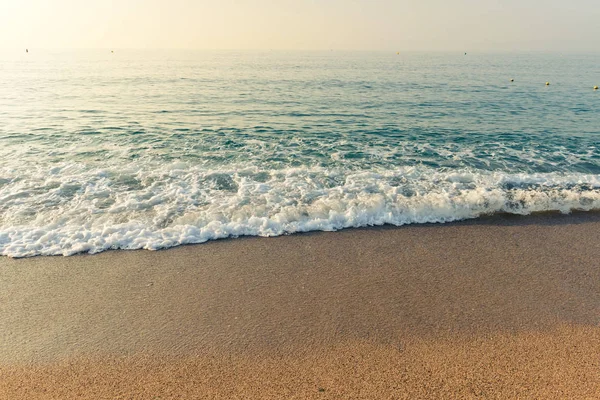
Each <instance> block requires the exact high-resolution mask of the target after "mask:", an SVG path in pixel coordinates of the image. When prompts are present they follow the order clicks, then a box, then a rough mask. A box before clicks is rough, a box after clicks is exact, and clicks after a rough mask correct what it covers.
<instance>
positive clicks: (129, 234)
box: [0, 162, 600, 257]
mask: <svg viewBox="0 0 600 400" xmlns="http://www.w3.org/2000/svg"><path fill="white" fill-rule="evenodd" d="M1 172H2V177H3V178H5V179H6V180H7V182H8V183H6V184H4V185H3V186H0V254H2V255H6V256H11V257H26V256H35V255H61V254H62V255H71V254H75V253H80V252H89V253H97V252H101V251H103V250H107V249H141V248H143V249H150V250H156V249H161V248H167V247H172V246H177V245H180V244H186V243H201V242H205V241H207V240H212V239H219V238H225V237H235V236H241V235H255V236H276V235H282V234H286V233H294V232H306V231H314V230H323V231H333V230H338V229H342V228H349V227H362V226H370V225H382V224H393V225H404V224H411V223H426V222H438V223H443V222H449V221H456V220H462V219H467V218H476V217H478V216H481V215H484V214H491V213H497V212H506V213H513V214H529V213H532V212H540V211H560V212H563V213H568V212H571V211H573V210H596V209H600V178H599V176H598V175H585V174H559V173H554V174H504V173H499V172H498V173H486V172H473V171H469V170H462V171H449V172H442V171H439V170H435V169H431V168H426V167H405V168H398V169H396V170H389V169H381V170H369V171H348V170H342V169H338V170H329V169H325V168H317V167H316V168H290V169H282V170H271V171H268V170H261V169H259V168H257V167H253V168H241V167H239V168H238V167H231V168H230V169H205V168H202V167H199V166H190V165H188V164H185V163H181V162H179V163H174V164H172V165H167V166H157V165H136V164H133V163H132V164H131V165H128V166H120V167H115V168H114V169H112V170H111V169H106V168H104V169H93V168H89V167H86V166H83V165H77V164H64V165H59V166H55V167H53V169H52V171H51V174H50V175H49V174H48V173H47V170H46V171H45V170H44V169H43V168H41V167H40V169H39V170H38V171H33V172H31V171H29V173H28V174H25V173H24V172H23V170H18V169H14V167H13V170H8V169H4V170H2V171H1Z"/></svg>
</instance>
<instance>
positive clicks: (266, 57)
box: [0, 50, 600, 257]
mask: <svg viewBox="0 0 600 400" xmlns="http://www.w3.org/2000/svg"><path fill="white" fill-rule="evenodd" d="M511 78H514V82H510V79H511ZM546 81H549V82H550V86H546V85H545V82H546ZM599 83H600V54H596V55H593V54H590V55H585V54H583V55H575V54H570V55H560V54H533V55H532V54H493V55H492V54H487V55H486V54H471V53H470V54H468V55H467V56H465V55H463V54H450V53H448V54H441V53H440V54H419V53H412V54H401V55H396V54H395V53H391V54H388V53H344V52H335V51H334V52H316V53H299V52H295V53H285V52H186V51H160V52H154V51H127V50H119V51H116V52H115V53H114V54H112V53H110V51H73V52H50V51H36V50H32V51H31V52H30V53H29V54H25V53H24V52H23V53H22V54H21V53H18V54H17V53H12V54H11V53H8V54H7V53H4V54H2V55H1V56H0V159H1V160H2V161H1V164H0V254H3V255H9V256H17V257H19V256H32V255H41V254H65V255H69V254H74V253H77V252H82V251H88V252H99V251H102V250H106V249H110V248H123V249H134V248H147V249H158V248H165V247H171V246H175V245H178V244H183V243H198V242H203V241H206V240H210V239H216V238H223V237H229V236H239V235H263V236H271V235H279V234H284V233H291V232H298V231H310V230H335V229H341V228H345V227H356V226H367V225H378V224H384V223H389V224H395V225H401V224H409V223H422V222H446V221H453V220H459V219H465V218H475V217H478V216H480V215H483V214H490V213H496V212H509V213H516V214H528V213H531V212H538V211H552V210H558V211H561V212H570V211H572V210H597V209H600V149H599V144H600V91H594V90H593V89H592V87H593V86H594V85H597V84H599Z"/></svg>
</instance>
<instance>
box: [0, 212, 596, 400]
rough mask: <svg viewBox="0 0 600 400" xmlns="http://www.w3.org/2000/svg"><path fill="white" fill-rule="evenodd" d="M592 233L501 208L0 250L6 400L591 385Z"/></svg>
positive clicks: (585, 388) (558, 389)
mask: <svg viewBox="0 0 600 400" xmlns="http://www.w3.org/2000/svg"><path fill="white" fill-rule="evenodd" d="M599 231H600V213H589V212H582V213H574V214H572V215H562V214H543V215H534V216H525V217H523V216H512V215H511V216H491V217H484V218H479V219H475V220H466V221H461V222H453V223H446V224H423V225H405V226H401V227H393V226H381V227H370V228H354V229H345V230H341V231H338V232H308V233H300V234H293V235H289V236H278V237H272V238H262V237H242V238H237V239H226V240H217V241H210V242H206V243H202V244H197V245H184V246H177V247H174V248H171V249H166V250H160V251H146V250H127V251H125V250H115V251H106V252H102V253H98V254H94V255H89V254H81V255H74V256H70V257H56V256H43V257H32V258H21V259H11V258H8V257H2V258H0V312H1V315H3V317H2V319H1V321H2V324H0V338H1V339H2V340H0V360H2V361H0V375H1V376H3V379H0V397H2V396H3V395H6V396H9V398H52V396H54V397H60V398H85V397H90V396H91V397H96V398H111V397H115V394H118V393H121V394H122V393H125V395H130V396H133V395H134V394H135V393H137V394H140V396H141V397H140V398H153V397H152V396H154V395H162V396H163V397H164V398H171V397H178V396H179V397H181V396H186V395H187V396H192V395H200V394H203V396H204V397H213V398H231V397H247V398H270V397H272V398H277V397H281V396H284V397H293V396H297V397H299V398H312V397H314V398H323V396H325V397H326V398H327V397H329V396H332V397H333V398H335V397H336V396H341V397H347V396H350V395H353V396H355V397H357V398H373V396H375V397H390V396H393V395H398V396H401V397H402V396H405V395H406V396H409V395H410V396H409V397H411V396H413V395H414V396H416V397H419V396H420V395H422V396H431V395H437V396H444V394H445V395H446V396H448V395H451V394H455V395H458V394H460V395H464V396H467V397H477V396H479V395H481V396H488V397H489V396H491V397H494V396H498V397H506V396H513V397H514V396H543V397H546V398H559V397H561V396H565V395H569V396H571V397H572V398H578V397H584V396H586V395H587V396H589V395H591V394H592V393H594V392H592V391H591V390H593V389H594V387H598V386H600V377H598V375H597V368H598V361H597V358H598V357H597V356H598V354H600V267H599V265H598V260H599V259H600V241H598V239H597V233H598V232H599ZM511 371H512V372H511ZM207 376H208V377H211V379H206V378H205V377H207ZM203 377H204V378H203ZM494 377H495V378H494ZM553 377H554V378H553ZM400 378H401V379H400ZM494 379H496V381H494ZM553 379H554V381H553ZM111 382H112V383H114V382H118V385H116V386H115V385H113V384H111ZM152 382H154V383H152ZM190 382H195V386H194V385H192V384H191V383H190ZM144 384H145V385H146V386H144ZM594 385H596V386H594ZM148 388H151V389H152V388H153V389H152V390H150V389H148ZM419 388H420V389H419ZM42 389H44V390H42ZM318 389H325V391H323V392H321V391H320V390H318ZM148 390H150V391H148ZM77 393H79V394H80V395H78V394H77ZM478 393H482V394H478ZM370 395H371V396H370ZM65 396H66V397H65ZM169 396H171V397H169Z"/></svg>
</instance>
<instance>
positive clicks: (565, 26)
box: [0, 0, 600, 51]
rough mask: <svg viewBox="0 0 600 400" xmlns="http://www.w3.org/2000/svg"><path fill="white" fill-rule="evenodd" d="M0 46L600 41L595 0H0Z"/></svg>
mask: <svg viewBox="0 0 600 400" xmlns="http://www.w3.org/2000/svg"><path fill="white" fill-rule="evenodd" d="M0 48H11V49H12V48H16V49H22V48H31V49H34V48H46V49H78V48H111V49H119V48H144V49H153V48H157V49H179V48H185V49H239V50H244V49H273V50H275V49H279V50H329V49H336V50H385V51H598V50H599V49H600V1H598V0H560V1H559V0H211V1H208V0H195V1H193V0H0Z"/></svg>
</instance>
